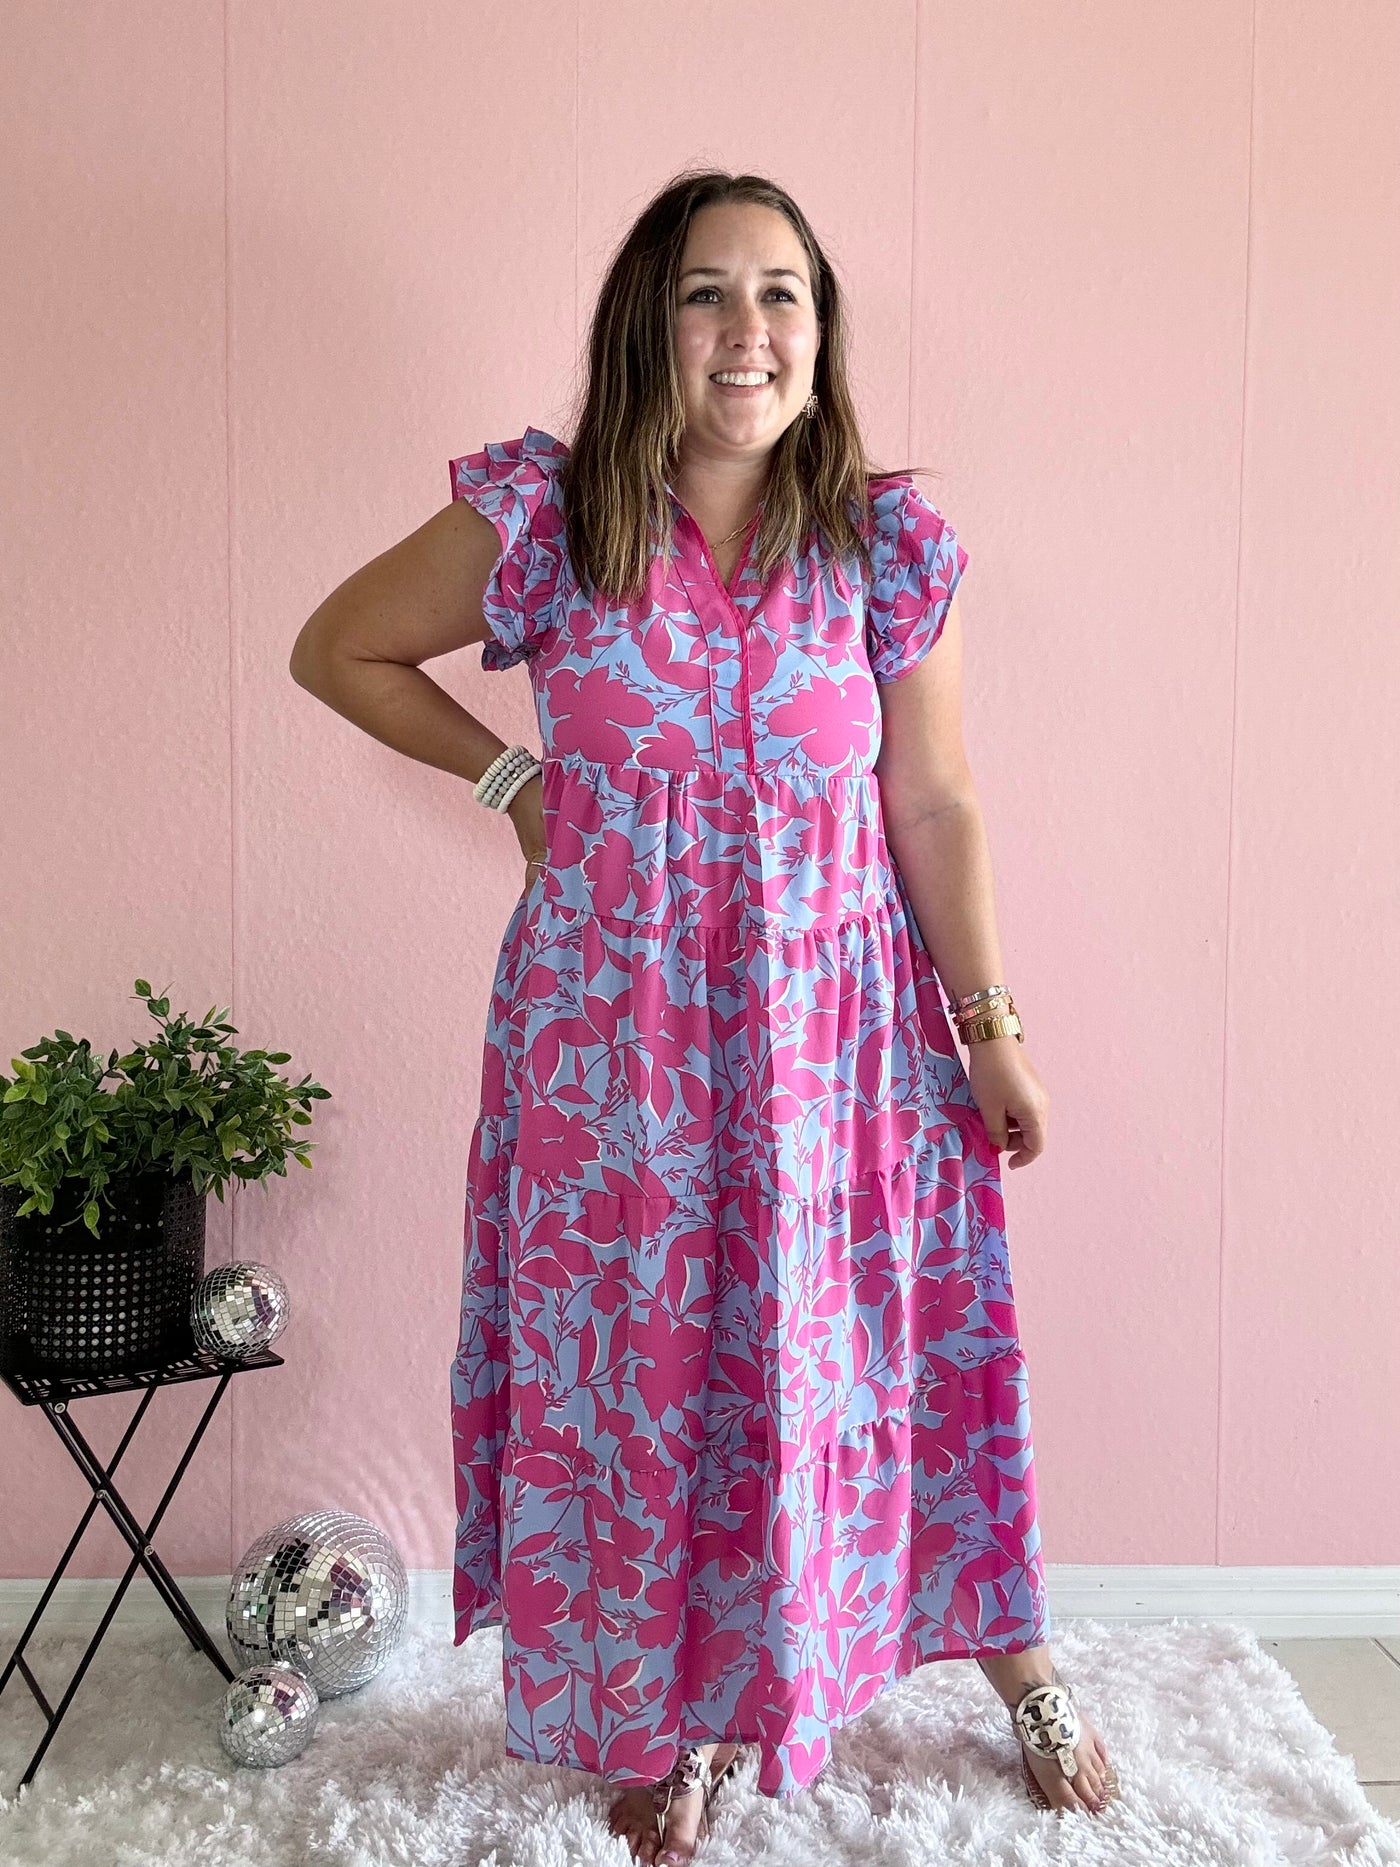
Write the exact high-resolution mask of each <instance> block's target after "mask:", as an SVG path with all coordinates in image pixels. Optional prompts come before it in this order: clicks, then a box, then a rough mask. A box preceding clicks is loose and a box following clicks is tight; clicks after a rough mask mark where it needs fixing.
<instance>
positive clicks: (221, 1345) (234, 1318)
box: [190, 1264, 287, 1361]
mask: <svg viewBox="0 0 1400 1867" xmlns="http://www.w3.org/2000/svg"><path fill="white" fill-rule="evenodd" d="M190 1326H191V1328H192V1329H193V1331H194V1340H195V1346H196V1347H197V1348H198V1349H199V1350H200V1351H201V1352H202V1353H203V1354H206V1355H221V1356H223V1357H224V1359H225V1360H230V1361H237V1360H239V1359H240V1358H241V1357H243V1356H245V1355H255V1354H256V1353H257V1351H258V1350H259V1349H260V1348H267V1347H268V1346H269V1344H271V1343H272V1342H275V1341H276V1339H277V1337H278V1336H279V1335H281V1333H282V1331H283V1330H284V1329H285V1328H286V1326H287V1286H286V1284H285V1283H284V1282H283V1281H282V1279H281V1277H279V1276H278V1274H277V1272H276V1271H274V1270H270V1269H269V1268H268V1266H267V1265H266V1264H220V1265H219V1266H218V1267H217V1269H215V1270H212V1271H210V1273H209V1275H208V1276H207V1277H205V1278H204V1279H202V1281H201V1282H200V1284H199V1286H198V1288H197V1289H196V1290H195V1293H194V1296H193V1298H192V1300H191V1302H190Z"/></svg>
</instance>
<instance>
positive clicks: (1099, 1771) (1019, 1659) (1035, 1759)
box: [977, 1647, 1113, 1815]
mask: <svg viewBox="0 0 1400 1867" xmlns="http://www.w3.org/2000/svg"><path fill="white" fill-rule="evenodd" d="M977 1664H978V1665H979V1666H980V1667H981V1668H982V1671H983V1672H984V1673H985V1674H986V1675H987V1677H988V1678H989V1679H990V1680H991V1682H992V1684H993V1685H994V1686H995V1687H996V1690H997V1693H998V1695H999V1696H1000V1698H1001V1700H1002V1702H1003V1704H1005V1705H1008V1706H1010V1708H1011V1709H1012V1710H1013V1711H1014V1710H1015V1709H1016V1706H1017V1705H1018V1704H1019V1703H1020V1701H1021V1699H1022V1698H1023V1697H1024V1696H1025V1694H1026V1693H1027V1692H1028V1691H1029V1690H1030V1688H1031V1687H1032V1686H1034V1685H1061V1684H1063V1681H1062V1680H1061V1678H1060V1675H1059V1674H1058V1673H1057V1672H1056V1671H1055V1667H1054V1663H1053V1661H1052V1660H1051V1658H1050V1649H1049V1648H1048V1647H1030V1648H1028V1649H1027V1650H1026V1651H1025V1652H1024V1653H998V1654H990V1653H989V1654H979V1655H978V1656H977ZM1079 1724H1080V1734H1079V1742H1078V1743H1077V1744H1076V1745H1075V1747H1074V1760H1075V1762H1076V1764H1077V1765H1078V1768H1077V1770H1076V1771H1075V1774H1074V1775H1073V1776H1066V1775H1065V1773H1064V1771H1063V1770H1062V1769H1061V1768H1060V1766H1059V1764H1058V1763H1057V1762H1056V1760H1055V1758H1054V1757H1041V1756H1038V1755H1035V1754H1034V1753H1032V1752H1031V1751H1029V1750H1027V1749H1026V1747H1025V1745H1023V1744H1021V1742H1020V1739H1019V1738H1018V1739H1017V1740H1016V1741H1017V1745H1018V1748H1019V1749H1020V1750H1021V1752H1022V1754H1023V1755H1024V1757H1025V1760H1026V1765H1027V1767H1028V1768H1029V1770H1030V1772H1031V1774H1032V1776H1034V1778H1035V1780H1036V1782H1037V1783H1039V1784H1040V1787H1041V1788H1042V1789H1043V1790H1044V1792H1045V1795H1046V1798H1047V1799H1048V1801H1049V1803H1050V1805H1051V1807H1052V1808H1056V1809H1073V1810H1075V1811H1076V1812H1077V1813H1079V1814H1086V1815H1097V1814H1099V1813H1100V1812H1101V1810H1102V1809H1103V1808H1104V1807H1105V1806H1106V1801H1107V1795H1106V1792H1107V1791H1110V1790H1111V1788H1112V1786H1113V1785H1112V1778H1113V1766H1112V1765H1111V1764H1110V1762H1109V1759H1108V1746H1107V1745H1106V1744H1105V1743H1104V1741H1103V1739H1102V1738H1101V1737H1100V1736H1099V1734H1098V1732H1097V1730H1096V1729H1095V1728H1094V1725H1093V1724H1092V1722H1091V1721H1090V1718H1089V1715H1088V1713H1087V1712H1086V1711H1084V1710H1083V1708H1082V1707H1081V1708H1080V1709H1079Z"/></svg>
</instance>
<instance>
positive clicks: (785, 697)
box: [292, 173, 1114, 1864]
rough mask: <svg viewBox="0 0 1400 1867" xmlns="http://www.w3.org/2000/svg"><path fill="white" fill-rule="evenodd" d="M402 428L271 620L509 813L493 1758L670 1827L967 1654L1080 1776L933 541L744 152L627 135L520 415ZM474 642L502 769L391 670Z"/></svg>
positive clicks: (486, 1170)
mask: <svg viewBox="0 0 1400 1867" xmlns="http://www.w3.org/2000/svg"><path fill="white" fill-rule="evenodd" d="M451 471H452V490H453V501H452V503H451V504H450V505H449V506H448V507H446V508H445V509H444V510H443V511H441V512H439V513H438V514H437V515H436V516H435V517H434V518H432V519H430V520H429V521H428V522H427V523H426V524H425V525H424V526H422V527H421V528H420V530H419V531H417V532H415V533H414V534H413V535H412V536H411V537H409V538H407V539H405V540H404V541H403V543H401V544H399V545H396V546H395V547H394V548H393V549H392V550H390V551H388V552H386V553H385V554H384V555H383V556H382V557H380V558H377V559H376V560H375V561H374V562H373V563H371V564H369V565H367V566H366V567H365V568H364V569H363V570H361V571H359V572H357V573H356V574H355V576H353V577H352V578H350V579H349V580H348V581H347V583H345V584H344V585H342V586H341V588H340V589H339V590H337V591H336V592H335V593H334V594H333V595H332V596H331V597H330V598H328V599H327V601H326V603H324V604H323V605H322V606H321V608H320V609H319V610H318V611H317V612H316V614H315V615H314V616H313V617H312V618H311V619H310V621H309V622H308V623H307V624H306V627H305V628H304V629H303V631H302V635H301V638H300V640H299V641H298V644H297V648H296V651H295V653H294V656H293V664H292V666H293V673H294V675H295V676H296V678H297V680H298V681H300V682H301V684H302V685H303V686H306V687H308V688H309V689H310V690H311V691H312V692H313V693H315V694H316V695H317V696H318V697H319V698H321V699H322V700H324V701H326V702H327V704H329V705H330V706H332V707H334V708H336V709H337V711H339V712H341V713H344V714H345V715H346V716H347V717H348V718H350V719H352V720H353V721H355V723H356V724H357V725H360V726H362V727H364V728H365V729H366V730H367V731H369V732H371V733H373V734H374V735H375V736H376V737H377V738H380V739H382V740H383V741H385V743H387V744H389V745H392V746H394V747H396V748H397V749H398V750H400V751H402V752H405V753H408V754H409V755H410V756H412V757H415V758H419V759H423V760H425V761H426V762H427V763H429V764H433V765H437V766H439V767H441V768H442V769H444V770H447V771H452V772H455V773H458V774H459V775H461V776H463V777H466V778H469V779H471V780H472V781H473V783H474V786H475V789H476V796H477V798H478V799H479V801H482V802H484V803H487V804H488V805H493V806H494V807H495V808H498V809H506V810H508V811H509V814H510V817H511V820H512V822H513V824H514V826H515V830H516V834H517V836H518V838H519V842H520V846H521V850H522V853H523V855H524V856H525V858H526V873H525V887H524V890H523V891H522V894H521V897H520V899H519V901H518V902H517V903H516V906H515V908H514V910H513V911H512V914H511V918H510V921H509V923H508V925H507V928H506V932H505V937H504V940H503V942H502V946H501V950H500V954H499V958H498V961H497V967H496V976H495V981H494V989H493V994H492V1000H491V1008H490V1014H489V1021H488V1031H487V1043H486V1052H485V1062H484V1067H483V1071H482V1089H481V1111H480V1114H479V1117H478V1120H477V1123H476V1127H475V1131H474V1133H473V1137H472V1144H471V1151H470V1160H469V1174H468V1197H467V1223H466V1252H465V1271H464V1279H463V1297H462V1317H461V1336H460V1342H459V1347H458V1351H457V1355H456V1358H455V1361H454V1364H453V1371H452V1398H453V1414H452V1419H453V1434H454V1442H455V1451H456V1486H457V1503H458V1507H459V1523H458V1535H457V1556H456V1570H455V1589H454V1601H455V1609H456V1615H457V1631H456V1640H457V1643H458V1644H460V1643H461V1642H462V1641H463V1640H465V1639H466V1638H467V1637H468V1636H469V1635H470V1634H471V1633H472V1632H473V1631H475V1629H476V1628H478V1627H482V1626H485V1625H488V1624H489V1623H491V1622H501V1623H502V1635H503V1653H504V1685H505V1697H506V1718H507V1732H506V1750H507V1753H508V1754H509V1755H510V1756H513V1757H521V1758H530V1759H533V1760H536V1761H544V1762H552V1763H558V1764H566V1765H570V1766H572V1767H574V1768H578V1769H583V1770H587V1771H590V1772H594V1773H596V1774H599V1775H602V1776H605V1777H607V1778H608V1779H609V1780H610V1781H611V1782H612V1783H613V1784H615V1785H617V1786H618V1787H619V1788H620V1789H621V1790H622V1793H621V1794H620V1795H619V1796H618V1797H617V1798H616V1800H615V1802H614V1804H613V1806H612V1811H611V1817H610V1821H611V1826H612V1829H613V1832H614V1833H621V1834H625V1835H626V1836H627V1837H628V1840H629V1845H630V1847H631V1849H632V1852H633V1854H634V1856H635V1857H636V1858H637V1859H640V1860H646V1861H659V1862H665V1863H668V1864H670V1863H676V1862H683V1861H688V1860H690V1859H691V1857H692V1855H693V1852H694V1848H695V1844H696V1842H697V1840H698V1839H700V1838H701V1837H702V1836H703V1835H704V1833H705V1832H707V1830H708V1825H709V1823H708V1816H709V1807H710V1802H711V1797H712V1795H713V1790H714V1787H715V1785H716V1784H717V1783H718V1781H719V1779H720V1777H721V1775H723V1774H725V1773H727V1772H728V1771H730V1770H732V1769H733V1767H734V1765H735V1763H736V1761H737V1760H739V1759H741V1758H742V1757H743V1756H744V1755H745V1751H746V1748H748V1747H752V1748H753V1749H754V1750H755V1752H756V1753H757V1759H758V1763H757V1787H758V1789H759V1790H760V1791H761V1792H763V1793H765V1794H768V1795H770V1796H776V1797H786V1796H790V1795H794V1794H796V1793H797V1791H798V1790H800V1789H801V1788H802V1787H804V1786H805V1785H806V1784H807V1783H809V1782H810V1781H811V1780H812V1778H813V1777H814V1776H815V1775H816V1774H817V1772H818V1770H819V1769H820V1768H821V1766H822V1764H823V1763H824V1762H825V1760H826V1758H827V1757H828V1755H829V1754H830V1734H831V1732H832V1731H833V1730H834V1729H836V1728H838V1727H839V1726H840V1725H842V1724H844V1723H846V1722H849V1720H850V1719H852V1718H854V1717H855V1716H857V1715H858V1714H859V1712H860V1711H862V1710H863V1709H864V1708H865V1707H866V1706H867V1705H869V1704H870V1703H871V1702H872V1701H873V1700H874V1699H875V1698H876V1697H877V1696H878V1695H879V1694H880V1693H881V1692H882V1691H883V1690H884V1689H885V1688H886V1687H888V1686H889V1685H891V1684H892V1683H894V1681H896V1680H897V1679H899V1678H901V1677H903V1676H904V1675H905V1674H907V1673H908V1672H909V1671H910V1670H911V1669H912V1668H913V1667H915V1666H917V1665H919V1664H920V1663H922V1662H923V1661H926V1660H931V1659H947V1658H956V1657H973V1658H976V1659H977V1661H978V1663H979V1664H980V1666H981V1667H982V1670H983V1671H984V1672H985V1673H986V1675H987V1676H988V1678H989V1679H990V1680H991V1682H992V1685H993V1686H994V1687H995V1689H996V1690H997V1692H998V1693H999V1694H1000V1695H1001V1697H1002V1698H1003V1700H1004V1701H1005V1702H1006V1704H1007V1706H1008V1707H1009V1708H1010V1712H1011V1724H1012V1729H1013V1732H1014V1733H1015V1734H1016V1736H1017V1737H1018V1738H1019V1739H1020V1746H1021V1747H1020V1759H1021V1771H1022V1776H1023V1780H1024V1782H1025V1785H1026V1788H1027V1790H1028V1792H1029V1793H1030V1794H1031V1796H1032V1798H1033V1799H1034V1800H1035V1801H1036V1802H1037V1803H1038V1805H1039V1806H1041V1807H1043V1808H1055V1809H1059V1810H1065V1809H1076V1810H1095V1811H1096V1810H1098V1809H1099V1808H1100V1807H1102V1806H1103V1804H1104V1802H1105V1801H1106V1800H1107V1799H1108V1797H1109V1796H1110V1795H1111V1794H1112V1791H1113V1789H1114V1778H1113V1772H1112V1770H1111V1767H1110V1766H1109V1764H1108V1757H1107V1752H1106V1750H1105V1748H1104V1745H1103V1743H1102V1741H1101V1740H1100V1738H1099V1737H1098V1734H1097V1733H1096V1731H1095V1730H1094V1728H1093V1726H1092V1724H1091V1723H1090V1722H1089V1720H1088V1718H1087V1717H1086V1716H1084V1715H1083V1714H1082V1713H1081V1712H1080V1711H1079V1710H1078V1709H1077V1707H1076V1704H1075V1702H1074V1700H1073V1698H1072V1697H1071V1694H1070V1689H1069V1688H1067V1687H1065V1686H1064V1685H1063V1683H1062V1682H1060V1681H1059V1680H1058V1676H1057V1674H1056V1672H1055V1669H1054V1665H1053V1662H1052V1659H1051V1655H1050V1650H1049V1647H1048V1645H1047V1644H1046V1640H1047V1635H1048V1631H1049V1616H1048V1610H1047V1606H1046V1601H1045V1588H1044V1576H1043V1572H1042V1568H1041V1558H1040V1544H1039V1534H1038V1529H1037V1525H1036V1514H1035V1487H1034V1477H1033V1465H1032V1453H1031V1439H1030V1419H1029V1411H1028V1399H1027V1382H1026V1370H1025V1362H1024V1358H1023V1356H1022V1353H1021V1348H1020V1344H1019V1341H1018V1338H1017V1332H1016V1318H1015V1311H1014V1304H1013V1298H1012V1290H1011V1283H1010V1274H1009V1266H1008V1263H1007V1258H1006V1240H1005V1234H1004V1231H1003V1229H1002V1206H1001V1198H1000V1179H999V1159H998V1156H999V1153H1000V1151H1001V1150H1002V1149H1005V1148H1008V1147H1009V1148H1011V1149H1012V1152H1011V1154H1010V1165H1011V1166H1013V1167H1017V1166H1023V1165H1025V1164H1027V1163H1029V1162H1030V1161H1032V1160H1034V1159H1035V1158H1036V1157H1037V1156H1038V1155H1039V1154H1040V1153H1041V1152H1042V1150H1043V1148H1044V1145H1045V1126H1046V1109H1047V1098H1046V1094H1045V1091H1044V1089H1043V1087H1042V1086H1041V1083H1040V1080H1039V1078H1038V1076H1037V1075H1036V1072H1035V1071H1034V1069H1033V1068H1032V1066H1031V1064H1030V1062H1029V1060H1028V1058H1027V1056H1026V1052H1025V1048H1024V1044H1023V1040H1022V1033H1021V1030H1020V1025H1019V1021H1018V1020H1017V1018H1016V1016H1015V1007H1014V1005H1013V1004H1012V1002H1011V999H1010V996H1009V994H1008V993H1007V992H1006V991H1005V989H1004V987H1003V986H1002V984H1001V980H1002V976H1003V975H1002V967H1001V958H1000V950H999V946H998V942H997V935H996V929H995V923H994V916H993V904H992V882H991V874H990V867H989V860H988V854H987V843H986V837H985V834H984V830H983V826H982V820H981V816H980V813H979V810H978V805H977V799H976V795H975V792H974V789H973V784H972V779H971V776H970V774H969V771H968V768H967V764H966V761H965V759H964V756H963V750H962V742H961V729H960V722H959V663H960V654H961V649H960V625H959V620H958V614H957V606H956V602H955V600H954V593H955V590H956V586H957V583H958V581H959V579H960V577H961V575H962V571H963V569H964V566H965V564H966V561H967V558H966V553H965V552H964V551H963V549H962V547H961V545H959V544H958V542H957V539H956V537H955V535H954V533H953V530H952V528H951V526H949V525H948V524H947V522H946V521H945V520H944V519H943V518H942V516H941V515H940V514H939V513H938V511H937V510H936V508H935V507H933V506H932V505H931V504H930V503H929V502H928V500H927V499H926V498H925V497H924V495H923V494H922V492H920V491H919V489H918V488H917V487H916V486H915V485H914V483H913V481H912V479H911V478H910V476H909V474H907V473H894V474H871V473H869V472H868V470H867V466H866V457H865V454H864V451H863V448H862V444H861V440H860V435H859V429H858V425H857V422H856V418H855V414H854V410H853V406H852V401H851V397H850V392H849V389H848V386H847V380H846V359H845V325H844V311H843V303H842V298H841V294H840V291H839V288H838V285H837V281H836V279H835V276H834V274H833V272H832V270H831V267H830V266H829V264H828V263H827V261H826V259H825V257H824V255H823V253H822V251H821V249H820V247H819V246H818V244H817V241H816V239H815V236H814V235H813V233H812V230H811V228H810V227H809V225H808V223H807V221H806V219H805V218H804V217H803V215H802V214H801V212H800V211H799V209H798V208H797V207H796V205H795V204H794V203H793V201H792V200H791V199H790V197H789V196H788V195H787V194H785V193H784V192H783V191H782V190H781V189H779V188H777V187H776V186H774V185H773V184H772V183H770V182H767V181H765V180H763V179H762V178H759V177H756V176H748V175H745V176H738V177H732V176H728V175H725V174H722V173H702V174H688V175H682V176H680V177H678V178H677V179H676V180H674V181H673V182H672V183H671V184H670V185H668V186H667V187H666V188H665V189H664V190H663V191H662V192H661V193H660V194H659V195H658V196H657V197H656V199H655V200H654V201H652V202H651V203H650V205H649V206H648V207H647V208H646V209H645V211H644V212H643V213H642V215H641V216H640V217H639V218H638V220H637V222H636V223H635V225H634V226H633V228H632V229H631V231H630V232H629V234H628V236H627V238H626V239H625V240H624V242H623V244H622V246H621V247H620V249H619V251H618V253H617V256H616V258H615V259H614V262H613V264H612V266H611V268H610V270H609V272H608V275H607V277H606V279H605V280H604V283H603V287H602V290H601V293H600V295H599V300H598V305H597V309H596V311H595V315H594V319H593V326H592V333H591V340H590V363H589V376H588V381H587V384H586V391H585V395H584V400H583V410H582V415H581V418H580V420H579V422H578V424H577V433H576V436H575V440H574V444H573V446H572V448H568V447H565V446H564V445H563V443H562V442H560V441H558V440H556V439H555V438H554V437H553V436H552V435H549V434H546V433H544V432H543V431H542V430H540V429H537V428H527V429H526V431H525V433H524V435H522V436H521V437H520V438H519V439H518V440H513V441H509V442H499V443H493V444H491V445H489V446H487V447H486V448H485V449H483V450H482V451H480V452H478V453H475V454H470V455H465V456H462V457H461V458H459V459H456V460H454V461H452V462H451ZM475 642H480V643H482V644H483V646H482V665H483V667H485V668H504V667H511V666H513V665H515V664H516V663H517V662H522V661H523V662H525V663H526V664H527V666H528V668H529V671H530V676H531V682H532V687H533V690H534V697H535V704H536V711H537V715H538V719H539V724H540V731H541V736H542V739H543V744H544V759H543V764H542V765H541V764H540V763H539V762H538V761H536V760H535V759H534V758H533V757H532V755H531V754H530V753H529V752H528V751H527V750H526V749H525V748H524V747H506V746H504V745H503V743H502V741H501V740H500V739H499V738H497V737H496V735H495V734H493V733H492V732H491V731H490V730H489V728H487V727H486V726H485V725H483V724H482V723H481V722H480V721H478V720H476V719H474V718H473V717H472V716H471V715H470V714H468V713H465V712H464V711H463V710H462V709H461V708H460V707H458V706H457V704H456V703H455V701H453V700H452V699H451V698H449V697H448V696H447V695H446V694H445V693H444V692H443V691H442V690H441V689H440V688H439V687H438V686H437V685H436V684H435V683H434V682H432V681H430V680H429V679H428V677H427V676H426V675H425V674H423V673H422V671H421V667H420V664H421V663H422V662H423V661H425V660H427V659H428V658H429V657H431V656H433V655H440V654H444V653H446V652H448V651H449V650H451V649H454V648H458V647H461V646H462V645H463V644H466V643H475ZM945 992H946V993H947V994H948V995H949V1004H948V1006H947V1007H945V1004H944V997H943V994H944V993H945ZM950 1013H951V1016H952V1018H953V1020H954V1021H955V1022H956V1023H957V1024H958V1026H959V1034H960V1035H961V1037H962V1038H963V1039H964V1041H965V1042H966V1044H967V1049H968V1056H967V1065H966V1068H964V1066H963V1064H962V1063H961V1062H960V1060H959V1057H958V1052H957V1049H956V1046H955V1043H954V1041H953V1033H952V1029H951V1026H950V1022H949V1017H950Z"/></svg>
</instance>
